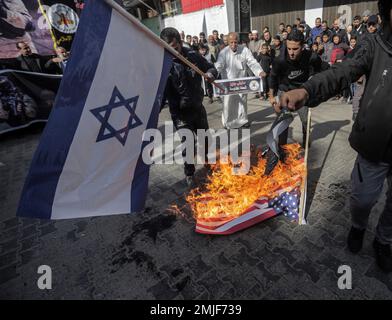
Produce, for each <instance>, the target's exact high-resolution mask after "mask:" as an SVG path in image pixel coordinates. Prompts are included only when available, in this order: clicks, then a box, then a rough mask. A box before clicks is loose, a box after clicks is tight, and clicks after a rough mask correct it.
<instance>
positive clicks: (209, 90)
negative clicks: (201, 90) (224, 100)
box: [204, 80, 214, 99]
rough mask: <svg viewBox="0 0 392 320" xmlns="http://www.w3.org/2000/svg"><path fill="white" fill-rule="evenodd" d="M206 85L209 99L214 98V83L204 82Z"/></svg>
mask: <svg viewBox="0 0 392 320" xmlns="http://www.w3.org/2000/svg"><path fill="white" fill-rule="evenodd" d="M204 85H205V87H206V91H207V96H208V98H210V99H211V98H212V97H213V96H214V89H213V88H212V83H211V82H208V81H206V80H204Z"/></svg>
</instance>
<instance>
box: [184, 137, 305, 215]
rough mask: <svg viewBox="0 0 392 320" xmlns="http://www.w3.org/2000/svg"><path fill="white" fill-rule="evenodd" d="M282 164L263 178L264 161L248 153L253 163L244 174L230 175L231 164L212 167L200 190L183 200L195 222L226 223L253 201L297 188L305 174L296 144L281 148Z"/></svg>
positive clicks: (259, 153) (299, 149) (254, 153)
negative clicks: (254, 162)
mask: <svg viewBox="0 0 392 320" xmlns="http://www.w3.org/2000/svg"><path fill="white" fill-rule="evenodd" d="M283 148H284V150H285V151H286V153H287V158H286V161H285V163H281V162H279V163H278V164H277V166H276V167H275V169H274V170H273V172H272V174H271V175H270V176H265V175H264V170H265V166H266V159H263V158H262V157H261V152H258V153H257V152H255V151H253V152H252V156H253V157H254V158H256V164H255V165H254V166H252V167H251V169H250V171H249V173H248V174H246V175H233V174H232V169H233V167H234V164H233V163H231V162H230V161H228V163H227V162H226V163H222V162H225V161H221V162H219V163H218V164H216V165H214V166H213V168H212V169H213V170H212V174H211V175H210V176H209V177H208V182H207V184H206V185H205V187H204V188H203V189H199V188H197V189H194V190H192V191H191V192H190V193H189V195H188V196H187V197H186V201H187V202H188V204H189V205H190V207H191V209H192V211H193V214H194V216H195V218H196V219H197V220H203V221H219V220H230V219H234V218H237V217H239V216H241V215H242V214H243V213H244V212H245V211H246V210H247V209H248V208H249V207H250V206H251V205H252V204H253V203H254V202H255V201H256V200H257V199H259V198H261V197H267V198H272V197H275V196H278V191H279V190H282V189H284V190H285V191H292V190H293V189H295V188H297V187H300V185H301V181H302V177H303V175H304V172H305V165H304V162H303V157H302V154H301V153H302V148H301V146H300V145H299V144H289V145H285V146H284V147H283Z"/></svg>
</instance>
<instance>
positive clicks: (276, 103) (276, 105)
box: [268, 96, 281, 113]
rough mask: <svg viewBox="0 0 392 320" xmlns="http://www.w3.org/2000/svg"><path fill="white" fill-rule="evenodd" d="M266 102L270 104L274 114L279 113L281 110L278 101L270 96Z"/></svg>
mask: <svg viewBox="0 0 392 320" xmlns="http://www.w3.org/2000/svg"><path fill="white" fill-rule="evenodd" d="M268 100H269V102H270V103H271V105H272V106H273V107H274V109H275V112H277V113H280V110H281V107H280V103H279V102H278V101H276V99H275V97H274V96H270V97H269V99H268Z"/></svg>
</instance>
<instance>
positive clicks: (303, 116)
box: [278, 90, 309, 146]
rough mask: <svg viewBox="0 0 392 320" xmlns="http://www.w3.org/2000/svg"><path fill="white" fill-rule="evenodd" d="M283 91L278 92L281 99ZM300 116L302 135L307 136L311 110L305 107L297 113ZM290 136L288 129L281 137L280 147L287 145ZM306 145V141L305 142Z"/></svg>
mask: <svg viewBox="0 0 392 320" xmlns="http://www.w3.org/2000/svg"><path fill="white" fill-rule="evenodd" d="M283 93H284V92H283V91H280V90H279V91H278V98H279V99H280V97H281V96H282V95H283ZM296 112H297V113H298V115H299V118H300V120H301V123H302V134H303V135H304V137H305V135H306V129H307V126H308V113H309V109H308V107H306V106H303V107H302V108H301V109H298V110H297V111H296ZM288 136H289V128H287V129H286V130H285V131H283V132H282V134H281V135H280V136H279V145H280V146H282V145H285V144H287V139H288ZM303 142H304V143H305V141H303Z"/></svg>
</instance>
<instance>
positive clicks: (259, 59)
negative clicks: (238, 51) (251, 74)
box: [256, 53, 272, 75]
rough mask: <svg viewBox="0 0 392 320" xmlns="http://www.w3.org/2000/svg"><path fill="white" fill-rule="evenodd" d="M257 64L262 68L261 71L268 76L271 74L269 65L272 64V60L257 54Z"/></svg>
mask: <svg viewBox="0 0 392 320" xmlns="http://www.w3.org/2000/svg"><path fill="white" fill-rule="evenodd" d="M256 60H257V62H258V63H259V64H260V66H261V67H262V68H263V71H264V72H265V73H266V74H267V75H269V74H270V72H271V64H272V58H271V57H270V56H269V55H267V54H261V53H259V54H258V55H257V56H256Z"/></svg>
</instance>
